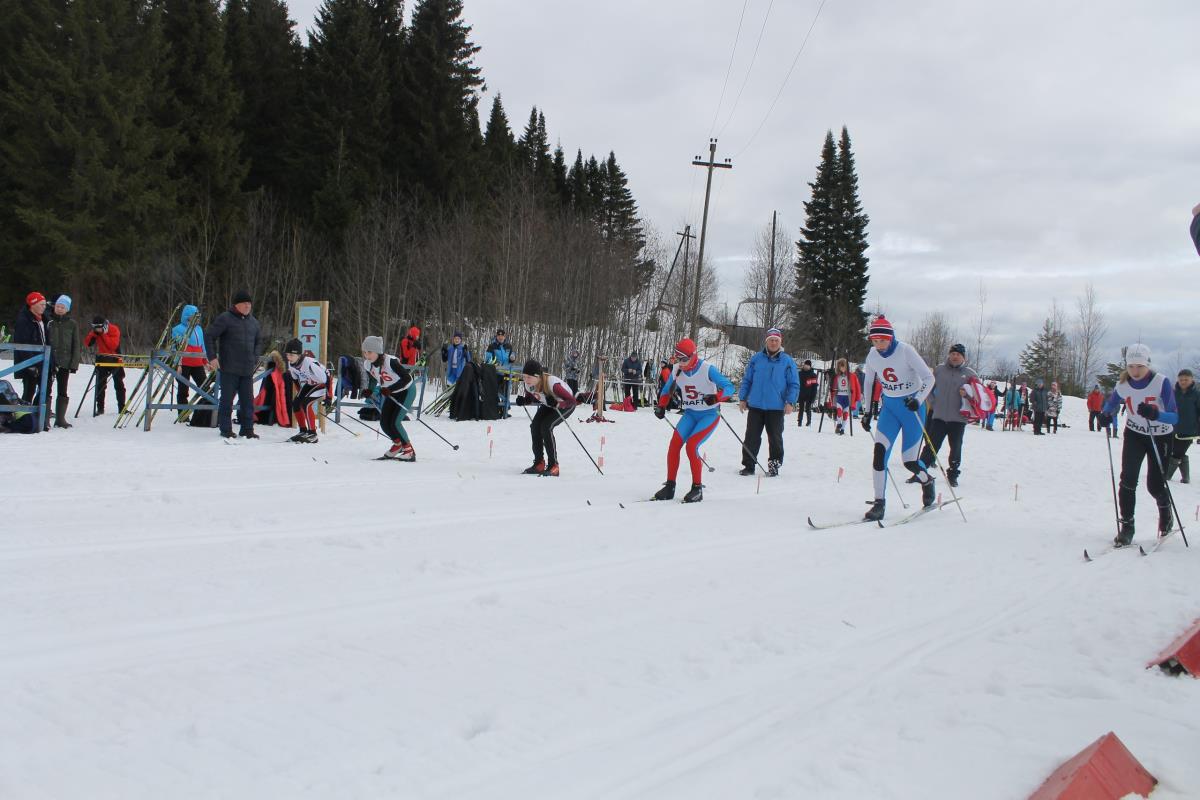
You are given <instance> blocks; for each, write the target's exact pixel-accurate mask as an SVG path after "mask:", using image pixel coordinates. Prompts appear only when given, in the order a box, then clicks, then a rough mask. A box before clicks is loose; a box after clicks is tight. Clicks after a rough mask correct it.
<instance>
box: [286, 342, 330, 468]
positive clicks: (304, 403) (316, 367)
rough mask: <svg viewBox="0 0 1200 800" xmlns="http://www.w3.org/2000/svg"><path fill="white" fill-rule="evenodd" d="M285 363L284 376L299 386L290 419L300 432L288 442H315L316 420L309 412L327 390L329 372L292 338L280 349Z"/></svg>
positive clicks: (301, 343)
mask: <svg viewBox="0 0 1200 800" xmlns="http://www.w3.org/2000/svg"><path fill="white" fill-rule="evenodd" d="M283 353H284V356H286V358H287V362H288V374H289V375H291V376H292V380H293V381H295V382H296V385H298V386H299V387H300V391H299V392H298V393H297V394H296V399H294V400H293V401H292V416H293V417H295V419H296V421H297V422H298V423H299V425H300V432H299V433H297V434H296V435H295V436H293V437H292V438H290V439H288V441H289V442H296V443H297V444H316V443H317V421H316V415H315V413H314V412H313V406H315V405H316V404H317V403H318V402H319V401H320V400H321V398H322V396H323V395H324V394H325V392H326V390H327V389H328V388H329V373H328V372H327V371H326V370H325V367H323V366H321V362H319V361H317V360H316V359H315V358H312V357H311V356H307V355H305V354H304V343H303V342H301V341H300V340H299V339H292V340H291V341H290V342H288V343H287V345H286V346H285V347H284V348H283Z"/></svg>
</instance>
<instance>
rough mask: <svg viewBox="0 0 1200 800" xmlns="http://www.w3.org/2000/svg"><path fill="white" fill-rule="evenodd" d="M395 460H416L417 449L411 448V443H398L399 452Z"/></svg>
mask: <svg viewBox="0 0 1200 800" xmlns="http://www.w3.org/2000/svg"><path fill="white" fill-rule="evenodd" d="M396 460H397V461H416V460H417V451H416V450H414V449H413V446H412V445H411V444H402V445H400V454H399V455H397V456H396Z"/></svg>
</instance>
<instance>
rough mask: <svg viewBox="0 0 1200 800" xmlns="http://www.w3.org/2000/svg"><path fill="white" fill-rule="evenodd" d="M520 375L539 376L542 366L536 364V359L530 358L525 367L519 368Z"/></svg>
mask: <svg viewBox="0 0 1200 800" xmlns="http://www.w3.org/2000/svg"><path fill="white" fill-rule="evenodd" d="M521 374H522V375H534V376H537V375H541V374H542V365H541V364H539V363H538V362H537V359H536V358H531V359H529V360H528V361H526V362H525V366H523V367H521Z"/></svg>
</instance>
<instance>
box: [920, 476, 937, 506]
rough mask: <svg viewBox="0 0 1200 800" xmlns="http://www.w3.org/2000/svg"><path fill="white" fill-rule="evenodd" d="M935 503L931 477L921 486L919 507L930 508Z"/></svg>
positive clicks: (935, 495) (935, 496) (935, 497)
mask: <svg viewBox="0 0 1200 800" xmlns="http://www.w3.org/2000/svg"><path fill="white" fill-rule="evenodd" d="M936 503H937V491H936V490H935V489H934V488H933V476H932V475H930V476H929V480H927V481H925V482H924V483H922V484H921V505H923V506H924V507H925V508H932V507H933V506H934V505H935V504H936Z"/></svg>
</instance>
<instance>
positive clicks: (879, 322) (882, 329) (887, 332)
mask: <svg viewBox="0 0 1200 800" xmlns="http://www.w3.org/2000/svg"><path fill="white" fill-rule="evenodd" d="M867 338H868V339H895V338H896V329H895V328H893V327H892V323H890V322H888V320H887V317H885V316H884V315H883V314H880V315H879V316H878V317H876V318H875V319H874V320H873V321H872V322H871V327H870V329H869V330H868V331H867Z"/></svg>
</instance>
